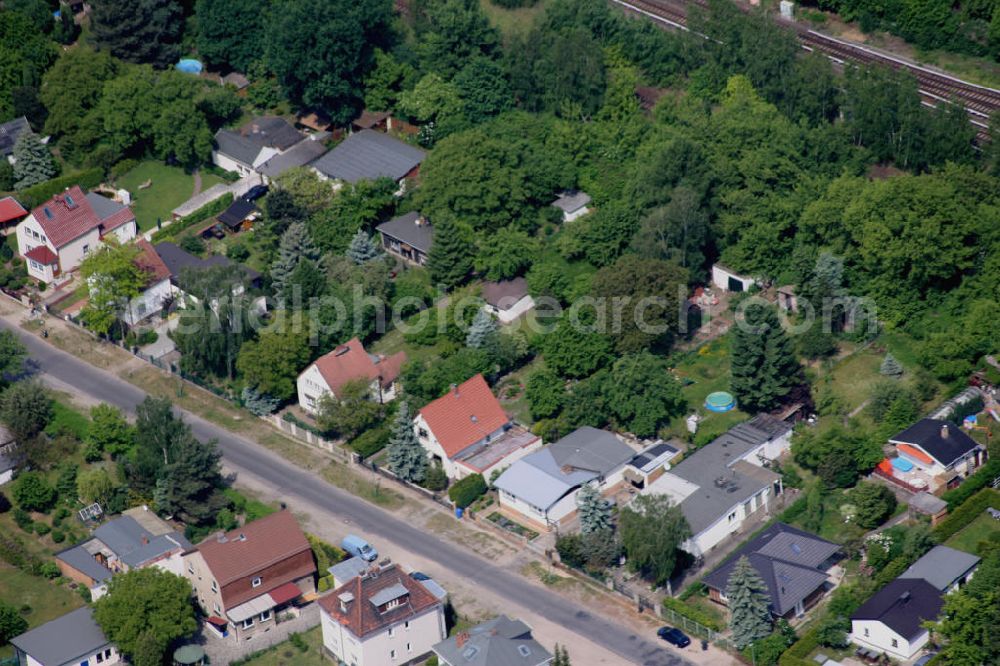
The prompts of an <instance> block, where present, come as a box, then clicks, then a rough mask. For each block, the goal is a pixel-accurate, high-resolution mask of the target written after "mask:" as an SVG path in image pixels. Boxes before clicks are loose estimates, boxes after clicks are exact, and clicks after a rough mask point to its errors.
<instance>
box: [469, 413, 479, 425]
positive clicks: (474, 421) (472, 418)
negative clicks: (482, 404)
mask: <svg viewBox="0 0 1000 666" xmlns="http://www.w3.org/2000/svg"><path fill="white" fill-rule="evenodd" d="M469 418H470V419H471V420H472V422H473V423H479V419H478V418H476V415H475V414H473V415H472V416H470V417H469Z"/></svg>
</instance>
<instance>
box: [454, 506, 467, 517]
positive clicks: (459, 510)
mask: <svg viewBox="0 0 1000 666" xmlns="http://www.w3.org/2000/svg"><path fill="white" fill-rule="evenodd" d="M464 513H465V509H463V508H462V507H460V506H456V507H455V517H456V518H458V519H461V518H462V514H464Z"/></svg>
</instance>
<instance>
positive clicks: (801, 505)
mask: <svg viewBox="0 0 1000 666" xmlns="http://www.w3.org/2000/svg"><path fill="white" fill-rule="evenodd" d="M808 506H809V502H808V501H807V500H806V496H805V495H804V494H803V495H801V496H800V497H799V498H798V499H797V500H795V501H794V502H792V503H791V504H789V505H788V506H787V507H786V508H785V510H784V511H782V512H781V513H780V514H779V515H778V520H780V521H781V522H783V523H794V522H795V521H796V520H798V519H799V518H801V517H802V514H804V513H805V512H806V509H807V508H808Z"/></svg>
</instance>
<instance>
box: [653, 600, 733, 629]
mask: <svg viewBox="0 0 1000 666" xmlns="http://www.w3.org/2000/svg"><path fill="white" fill-rule="evenodd" d="M663 607H664V608H666V609H667V610H671V611H673V612H675V613H677V614H678V615H680V616H682V617H686V618H687V619H689V620H691V621H692V622H697V623H698V624H700V625H701V626H703V627H708V628H709V629H711V630H712V631H722V630H723V629H725V626H723V624H722V622H720V621H719V620H718V618H716V617H715V616H714V615H709V614H708V613H706V612H705V611H703V610H701V609H700V608H696V607H694V606H691V605H689V604H686V603H684V602H683V601H681V600H680V599H674V598H673V597H667V598H665V599H664V600H663Z"/></svg>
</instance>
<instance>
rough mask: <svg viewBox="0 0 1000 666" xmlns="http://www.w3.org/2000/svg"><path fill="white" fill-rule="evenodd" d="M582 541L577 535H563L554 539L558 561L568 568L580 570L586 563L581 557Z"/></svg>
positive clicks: (585, 559) (584, 558)
mask: <svg viewBox="0 0 1000 666" xmlns="http://www.w3.org/2000/svg"><path fill="white" fill-rule="evenodd" d="M581 542H582V539H581V537H580V535H579V534H565V535H562V536H560V537H559V538H558V539H556V552H557V553H559V561H560V562H562V563H563V564H565V565H566V566H568V567H573V568H574V569H580V568H582V567H583V565H584V564H585V563H586V561H587V558H586V557H584V555H583V545H582V543H581Z"/></svg>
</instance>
